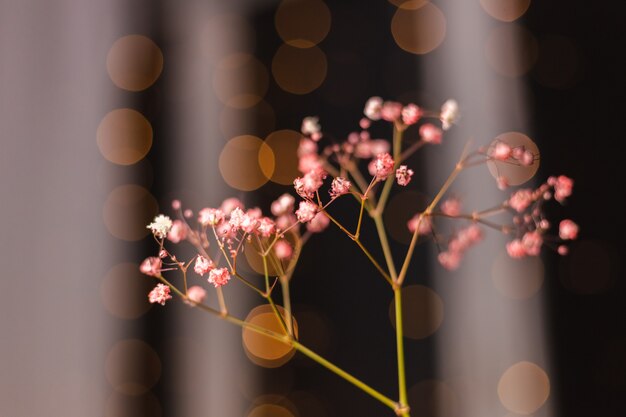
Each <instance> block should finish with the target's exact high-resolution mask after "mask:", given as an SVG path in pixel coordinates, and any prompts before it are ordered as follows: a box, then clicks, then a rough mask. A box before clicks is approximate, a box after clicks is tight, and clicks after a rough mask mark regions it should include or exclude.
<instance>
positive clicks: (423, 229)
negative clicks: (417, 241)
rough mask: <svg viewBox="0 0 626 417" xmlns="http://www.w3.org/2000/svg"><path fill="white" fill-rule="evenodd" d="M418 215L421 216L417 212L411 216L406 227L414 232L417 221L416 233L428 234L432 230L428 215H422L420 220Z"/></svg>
mask: <svg viewBox="0 0 626 417" xmlns="http://www.w3.org/2000/svg"><path fill="white" fill-rule="evenodd" d="M420 216H421V213H417V214H416V215H415V216H413V218H412V219H411V220H409V221H408V223H407V227H408V228H409V231H410V232H411V233H415V228H416V227H417V226H418V223H419V231H418V233H419V234H420V235H427V234H430V233H431V232H432V224H431V220H430V217H426V216H424V217H422V220H421V221H420Z"/></svg>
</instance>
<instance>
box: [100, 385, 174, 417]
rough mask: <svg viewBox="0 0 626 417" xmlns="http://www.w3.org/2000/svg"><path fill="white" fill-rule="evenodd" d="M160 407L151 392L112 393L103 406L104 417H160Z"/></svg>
mask: <svg viewBox="0 0 626 417" xmlns="http://www.w3.org/2000/svg"><path fill="white" fill-rule="evenodd" d="M161 415H162V410H161V405H160V404H159V400H158V399H157V397H156V396H155V395H154V394H152V393H151V392H147V393H145V394H142V395H125V394H123V393H120V392H118V391H113V392H112V393H111V395H110V396H109V398H108V399H107V402H106V404H105V406H104V417H161Z"/></svg>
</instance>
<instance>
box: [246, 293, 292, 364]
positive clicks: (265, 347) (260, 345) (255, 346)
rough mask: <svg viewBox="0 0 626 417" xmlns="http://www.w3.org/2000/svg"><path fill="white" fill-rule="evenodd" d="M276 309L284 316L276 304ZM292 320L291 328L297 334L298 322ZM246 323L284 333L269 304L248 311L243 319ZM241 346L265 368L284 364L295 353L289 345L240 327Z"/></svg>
mask: <svg viewBox="0 0 626 417" xmlns="http://www.w3.org/2000/svg"><path fill="white" fill-rule="evenodd" d="M277 308H278V311H279V312H280V314H281V315H282V316H283V317H286V314H285V310H284V309H283V308H282V307H281V306H277ZM292 320H293V329H294V332H295V334H296V335H297V334H298V323H297V322H296V320H295V318H293V317H292ZM245 321H246V322H247V323H250V324H254V325H256V326H259V327H263V328H265V329H268V330H271V331H273V332H275V333H279V334H285V332H284V330H283V328H282V327H281V324H280V322H279V321H278V318H277V317H276V315H275V314H274V311H273V310H272V308H271V306H270V305H268V304H263V305H260V306H257V307H255V308H254V309H252V311H250V313H249V314H248V316H247V317H246V320H245ZM242 338H243V346H244V350H245V352H246V355H247V356H248V358H249V359H250V360H251V361H252V362H254V363H255V364H257V365H259V366H263V367H265V368H277V367H279V366H282V365H284V364H285V363H287V362H288V361H289V359H291V358H292V357H293V355H294V353H295V349H293V348H292V347H291V346H290V345H288V344H286V343H282V342H280V341H278V340H275V339H272V338H270V337H268V336H265V335H262V334H260V333H257V332H255V331H252V330H250V329H246V328H243V329H242Z"/></svg>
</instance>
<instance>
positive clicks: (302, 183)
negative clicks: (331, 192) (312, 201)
mask: <svg viewBox="0 0 626 417" xmlns="http://www.w3.org/2000/svg"><path fill="white" fill-rule="evenodd" d="M323 183H324V181H323V180H322V176H321V175H320V173H319V171H309V172H308V173H307V174H305V175H304V176H303V177H298V178H296V179H295V180H294V181H293V187H294V189H295V190H296V192H297V193H298V195H299V196H300V197H302V198H313V196H314V195H315V192H316V191H317V190H319V188H320V187H321V186H322V184H323Z"/></svg>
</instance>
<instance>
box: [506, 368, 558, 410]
mask: <svg viewBox="0 0 626 417" xmlns="http://www.w3.org/2000/svg"><path fill="white" fill-rule="evenodd" d="M549 395H550V380H549V378H548V375H547V374H546V372H545V371H544V370H543V369H542V368H541V367H539V366H538V365H536V364H534V363H532V362H526V361H522V362H518V363H516V364H514V365H512V366H511V367H509V368H508V369H507V370H506V371H505V372H504V373H503V374H502V377H501V378H500V381H499V382H498V397H499V398H500V402H501V403H502V405H504V407H505V408H506V409H507V410H509V411H512V412H514V413H519V414H525V415H528V414H531V413H534V412H535V411H537V410H538V409H539V408H540V407H541V406H542V405H543V404H544V403H545V402H546V400H547V399H548V397H549Z"/></svg>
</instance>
